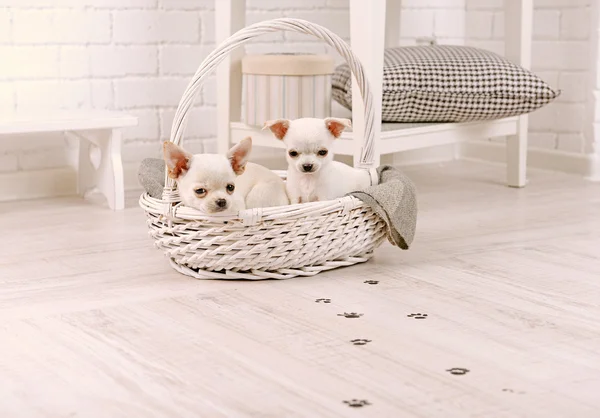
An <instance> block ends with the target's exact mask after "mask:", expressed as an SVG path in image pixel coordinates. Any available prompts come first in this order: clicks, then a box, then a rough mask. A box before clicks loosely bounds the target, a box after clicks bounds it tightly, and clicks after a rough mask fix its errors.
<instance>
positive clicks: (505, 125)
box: [215, 0, 533, 187]
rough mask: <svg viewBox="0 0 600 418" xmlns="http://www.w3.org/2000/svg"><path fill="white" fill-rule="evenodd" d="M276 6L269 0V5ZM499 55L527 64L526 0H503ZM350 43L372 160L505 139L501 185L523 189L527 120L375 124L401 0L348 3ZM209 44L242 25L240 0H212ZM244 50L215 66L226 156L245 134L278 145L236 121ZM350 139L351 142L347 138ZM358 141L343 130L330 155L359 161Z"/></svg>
mask: <svg viewBox="0 0 600 418" xmlns="http://www.w3.org/2000/svg"><path fill="white" fill-rule="evenodd" d="M273 2H274V3H275V2H276V0H273ZM503 3H504V13H505V19H504V21H505V33H506V34H507V35H506V39H505V52H506V53H505V55H506V57H507V58H508V59H510V60H511V61H513V62H514V63H515V64H517V65H521V66H523V67H524V68H529V67H530V62H531V30H532V26H533V22H532V21H533V0H504V1H503ZM349 5H350V32H351V34H350V38H351V40H352V42H351V46H352V50H353V52H354V54H355V55H356V56H357V57H358V58H359V59H360V61H361V62H362V64H363V67H364V70H365V75H366V77H367V79H368V80H369V82H370V85H371V91H372V93H373V103H374V107H375V110H376V116H375V124H376V125H375V132H374V133H375V138H376V139H375V143H374V150H373V151H374V162H375V164H376V165H377V164H378V163H379V161H380V156H381V155H385V154H391V153H395V152H401V151H408V150H412V149H418V148H425V147H432V146H436V145H444V144H451V143H457V142H464V141H469V140H473V139H482V138H492V137H498V136H507V162H508V167H507V183H508V185H509V186H514V187H523V186H525V183H526V176H525V174H526V159H527V127H528V117H527V115H522V116H519V117H515V118H508V119H502V120H497V121H488V122H473V123H442V124H419V125H415V124H381V125H380V124H379V122H380V121H381V114H380V111H381V109H380V103H381V95H382V91H381V90H382V87H381V86H382V73H383V52H384V48H385V47H391V46H394V45H395V44H396V41H397V40H398V39H399V37H400V32H399V29H400V25H399V17H400V13H401V7H400V6H401V0H371V1H368V2H367V1H365V0H349ZM215 14H216V19H217V21H218V22H219V23H218V25H216V31H215V32H216V33H215V35H216V39H217V42H221V41H223V40H225V39H226V38H227V37H229V36H230V35H231V34H233V33H234V32H235V31H237V30H238V29H241V28H243V27H244V26H245V24H246V0H219V1H216V0H215ZM243 55H244V50H243V48H238V49H237V50H235V51H233V52H232V53H231V54H230V55H229V57H227V58H226V59H225V60H224V61H223V63H222V64H221V65H220V66H219V71H218V72H217V83H218V91H219V94H218V97H217V113H218V122H217V127H218V132H217V137H218V141H217V148H218V152H219V153H225V152H226V151H227V150H228V149H229V146H230V144H231V143H232V142H233V143H235V142H238V141H240V140H241V139H243V138H244V137H246V136H252V138H253V141H254V143H255V144H256V145H258V146H266V147H274V148H282V144H281V143H278V142H277V141H276V140H275V139H274V138H273V137H272V136H271V135H270V133H268V132H264V131H261V130H260V128H257V127H253V126H248V125H245V124H243V123H239V122H232V121H236V120H240V119H241V88H242V74H241V59H242V57H243ZM352 98H353V100H352V108H353V111H352V122H353V124H354V126H355V127H356V130H357V132H360V131H361V130H362V129H361V127H362V126H364V120H363V116H362V115H363V104H362V102H361V99H360V95H359V92H358V88H357V85H356V82H355V81H353V83H352ZM353 135H355V137H354V141H353V140H352V137H353ZM361 145H362V138H360V136H359V135H356V134H353V133H352V132H345V133H344V134H343V135H342V138H341V140H340V141H336V147H335V148H334V152H336V153H337V154H341V155H351V156H354V161H355V162H357V161H358V159H359V156H360V150H361Z"/></svg>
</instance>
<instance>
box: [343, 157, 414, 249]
mask: <svg viewBox="0 0 600 418" xmlns="http://www.w3.org/2000/svg"><path fill="white" fill-rule="evenodd" d="M377 173H378V174H379V184H378V185H376V186H371V187H368V188H367V189H365V190H363V191H360V192H352V193H350V195H352V196H355V197H357V198H358V199H360V200H362V201H363V202H365V203H366V204H367V205H369V206H371V207H372V208H373V210H374V211H375V213H377V214H378V215H379V216H381V218H382V219H383V220H384V221H385V223H386V224H387V237H388V240H389V241H390V242H391V243H392V244H394V245H395V246H397V247H400V248H402V249H403V250H407V249H408V247H409V246H410V244H411V243H412V241H413V239H414V237H415V230H416V227H417V191H416V188H415V185H414V183H413V182H412V181H411V180H410V179H409V178H408V177H406V175H404V174H403V173H402V172H401V171H399V170H398V169H396V168H394V167H392V166H389V165H383V166H380V167H378V168H377Z"/></svg>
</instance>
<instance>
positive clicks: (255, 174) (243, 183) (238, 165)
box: [163, 138, 289, 214]
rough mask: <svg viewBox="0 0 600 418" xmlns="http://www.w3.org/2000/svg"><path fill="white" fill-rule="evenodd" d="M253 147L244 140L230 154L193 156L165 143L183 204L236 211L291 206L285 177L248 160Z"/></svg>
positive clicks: (165, 153)
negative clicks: (283, 178) (282, 178)
mask: <svg viewBox="0 0 600 418" xmlns="http://www.w3.org/2000/svg"><path fill="white" fill-rule="evenodd" d="M251 149H252V139H251V138H245V139H243V140H242V141H240V143H239V144H237V145H235V146H234V147H232V148H231V149H230V150H229V152H228V153H227V155H219V154H194V155H192V154H190V153H189V152H187V151H185V150H184V149H183V148H181V147H178V146H177V145H175V144H173V143H172V142H165V143H164V145H163V157H164V160H165V163H166V165H167V170H168V173H169V177H171V178H172V179H174V180H175V181H176V182H177V188H178V189H179V195H180V196H181V200H182V201H183V203H184V204H185V205H186V206H190V207H193V208H195V209H198V210H199V211H202V212H205V213H209V214H214V213H221V214H236V213H237V212H238V211H240V210H243V209H251V208H259V207H260V208H262V207H271V206H283V205H288V204H289V199H288V197H287V194H286V190H285V184H284V182H283V180H281V178H279V177H278V176H277V175H276V174H275V173H273V172H272V171H271V170H269V169H267V168H266V167H263V166H261V165H258V164H254V163H251V162H248V156H249V154H250V151H251Z"/></svg>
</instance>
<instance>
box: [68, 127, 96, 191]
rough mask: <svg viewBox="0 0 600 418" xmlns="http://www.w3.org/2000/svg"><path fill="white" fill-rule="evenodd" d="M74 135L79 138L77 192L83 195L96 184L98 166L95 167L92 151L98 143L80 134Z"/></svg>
mask: <svg viewBox="0 0 600 418" xmlns="http://www.w3.org/2000/svg"><path fill="white" fill-rule="evenodd" d="M72 136H75V137H76V138H77V139H78V140H79V168H78V170H77V193H78V194H79V195H80V196H82V197H83V196H85V194H86V193H87V192H89V191H90V190H91V189H93V188H94V187H95V186H96V167H94V164H93V163H92V160H91V158H90V153H91V152H92V150H93V149H94V148H95V147H96V145H95V144H93V143H92V142H90V141H89V140H88V139H87V138H84V137H82V136H80V135H72Z"/></svg>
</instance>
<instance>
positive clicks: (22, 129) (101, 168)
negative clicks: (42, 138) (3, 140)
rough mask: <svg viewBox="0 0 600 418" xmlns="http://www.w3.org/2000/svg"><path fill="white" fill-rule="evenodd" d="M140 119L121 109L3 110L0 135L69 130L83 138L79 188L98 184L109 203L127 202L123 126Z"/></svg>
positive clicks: (118, 206) (114, 205) (112, 205)
mask: <svg viewBox="0 0 600 418" xmlns="http://www.w3.org/2000/svg"><path fill="white" fill-rule="evenodd" d="M137 123H138V120H137V118H136V117H134V116H130V115H127V114H124V113H119V112H110V111H104V110H73V111H71V110H69V111H35V112H8V113H1V114H0V135H16V134H31V133H38V132H39V133H43V132H66V133H67V134H68V135H70V136H72V137H75V138H78V139H79V140H80V146H79V167H78V180H77V192H78V193H79V194H80V195H85V193H86V192H88V191H89V190H90V189H92V188H94V187H96V188H98V190H99V191H100V192H101V193H102V194H104V196H106V200H107V201H108V206H109V207H110V208H111V209H113V210H121V209H123V207H124V206H125V199H124V186H123V163H122V162H121V130H120V129H121V128H124V127H127V126H135V125H137Z"/></svg>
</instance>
